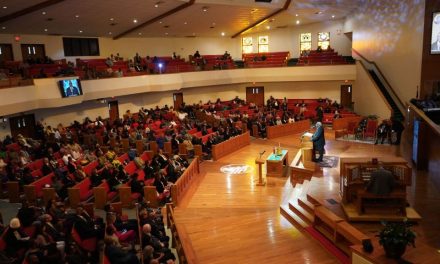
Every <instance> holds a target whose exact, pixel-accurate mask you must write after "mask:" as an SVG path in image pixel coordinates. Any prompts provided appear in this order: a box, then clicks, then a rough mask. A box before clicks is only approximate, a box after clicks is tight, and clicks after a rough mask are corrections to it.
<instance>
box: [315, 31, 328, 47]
mask: <svg viewBox="0 0 440 264" xmlns="http://www.w3.org/2000/svg"><path fill="white" fill-rule="evenodd" d="M319 46H321V49H323V50H326V49H327V48H328V46H330V32H319V33H318V47H319Z"/></svg>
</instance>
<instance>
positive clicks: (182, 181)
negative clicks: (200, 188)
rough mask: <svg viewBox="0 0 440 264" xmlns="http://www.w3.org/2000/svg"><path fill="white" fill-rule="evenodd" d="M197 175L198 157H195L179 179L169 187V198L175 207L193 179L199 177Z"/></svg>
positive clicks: (198, 171)
mask: <svg viewBox="0 0 440 264" xmlns="http://www.w3.org/2000/svg"><path fill="white" fill-rule="evenodd" d="M199 173H200V170H199V157H197V156H196V157H195V158H194V159H193V160H192V161H191V164H190V165H189V166H188V168H186V170H185V171H184V172H183V173H182V175H181V176H180V177H179V179H177V181H176V182H175V183H174V184H173V185H171V197H172V198H173V204H174V205H175V206H177V205H178V204H179V202H180V201H181V199H182V198H183V196H184V194H185V193H186V191H187V190H188V189H189V187H190V185H191V182H192V181H193V179H194V178H196V177H197V176H199Z"/></svg>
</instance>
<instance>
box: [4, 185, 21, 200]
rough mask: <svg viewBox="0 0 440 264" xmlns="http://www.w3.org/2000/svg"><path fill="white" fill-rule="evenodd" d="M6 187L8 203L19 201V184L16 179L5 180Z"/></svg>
mask: <svg viewBox="0 0 440 264" xmlns="http://www.w3.org/2000/svg"><path fill="white" fill-rule="evenodd" d="M6 189H7V190H8V198H9V202H10V203H18V202H20V185H19V184H18V181H8V182H6Z"/></svg>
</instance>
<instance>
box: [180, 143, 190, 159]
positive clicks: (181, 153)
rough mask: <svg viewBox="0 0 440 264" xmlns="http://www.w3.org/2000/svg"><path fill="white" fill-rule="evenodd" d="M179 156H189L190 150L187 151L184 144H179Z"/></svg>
mask: <svg viewBox="0 0 440 264" xmlns="http://www.w3.org/2000/svg"><path fill="white" fill-rule="evenodd" d="M179 155H180V156H183V157H186V156H188V150H187V149H186V145H185V144H184V143H180V144H179Z"/></svg>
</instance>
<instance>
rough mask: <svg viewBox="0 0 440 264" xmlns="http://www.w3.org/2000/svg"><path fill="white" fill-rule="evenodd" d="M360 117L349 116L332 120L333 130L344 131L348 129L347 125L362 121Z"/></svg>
mask: <svg viewBox="0 0 440 264" xmlns="http://www.w3.org/2000/svg"><path fill="white" fill-rule="evenodd" d="M362 118H363V117H362V116H350V117H343V118H338V119H335V120H333V130H335V131H337V130H346V129H347V128H348V123H350V122H356V123H359V122H360V121H361V120H362Z"/></svg>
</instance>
